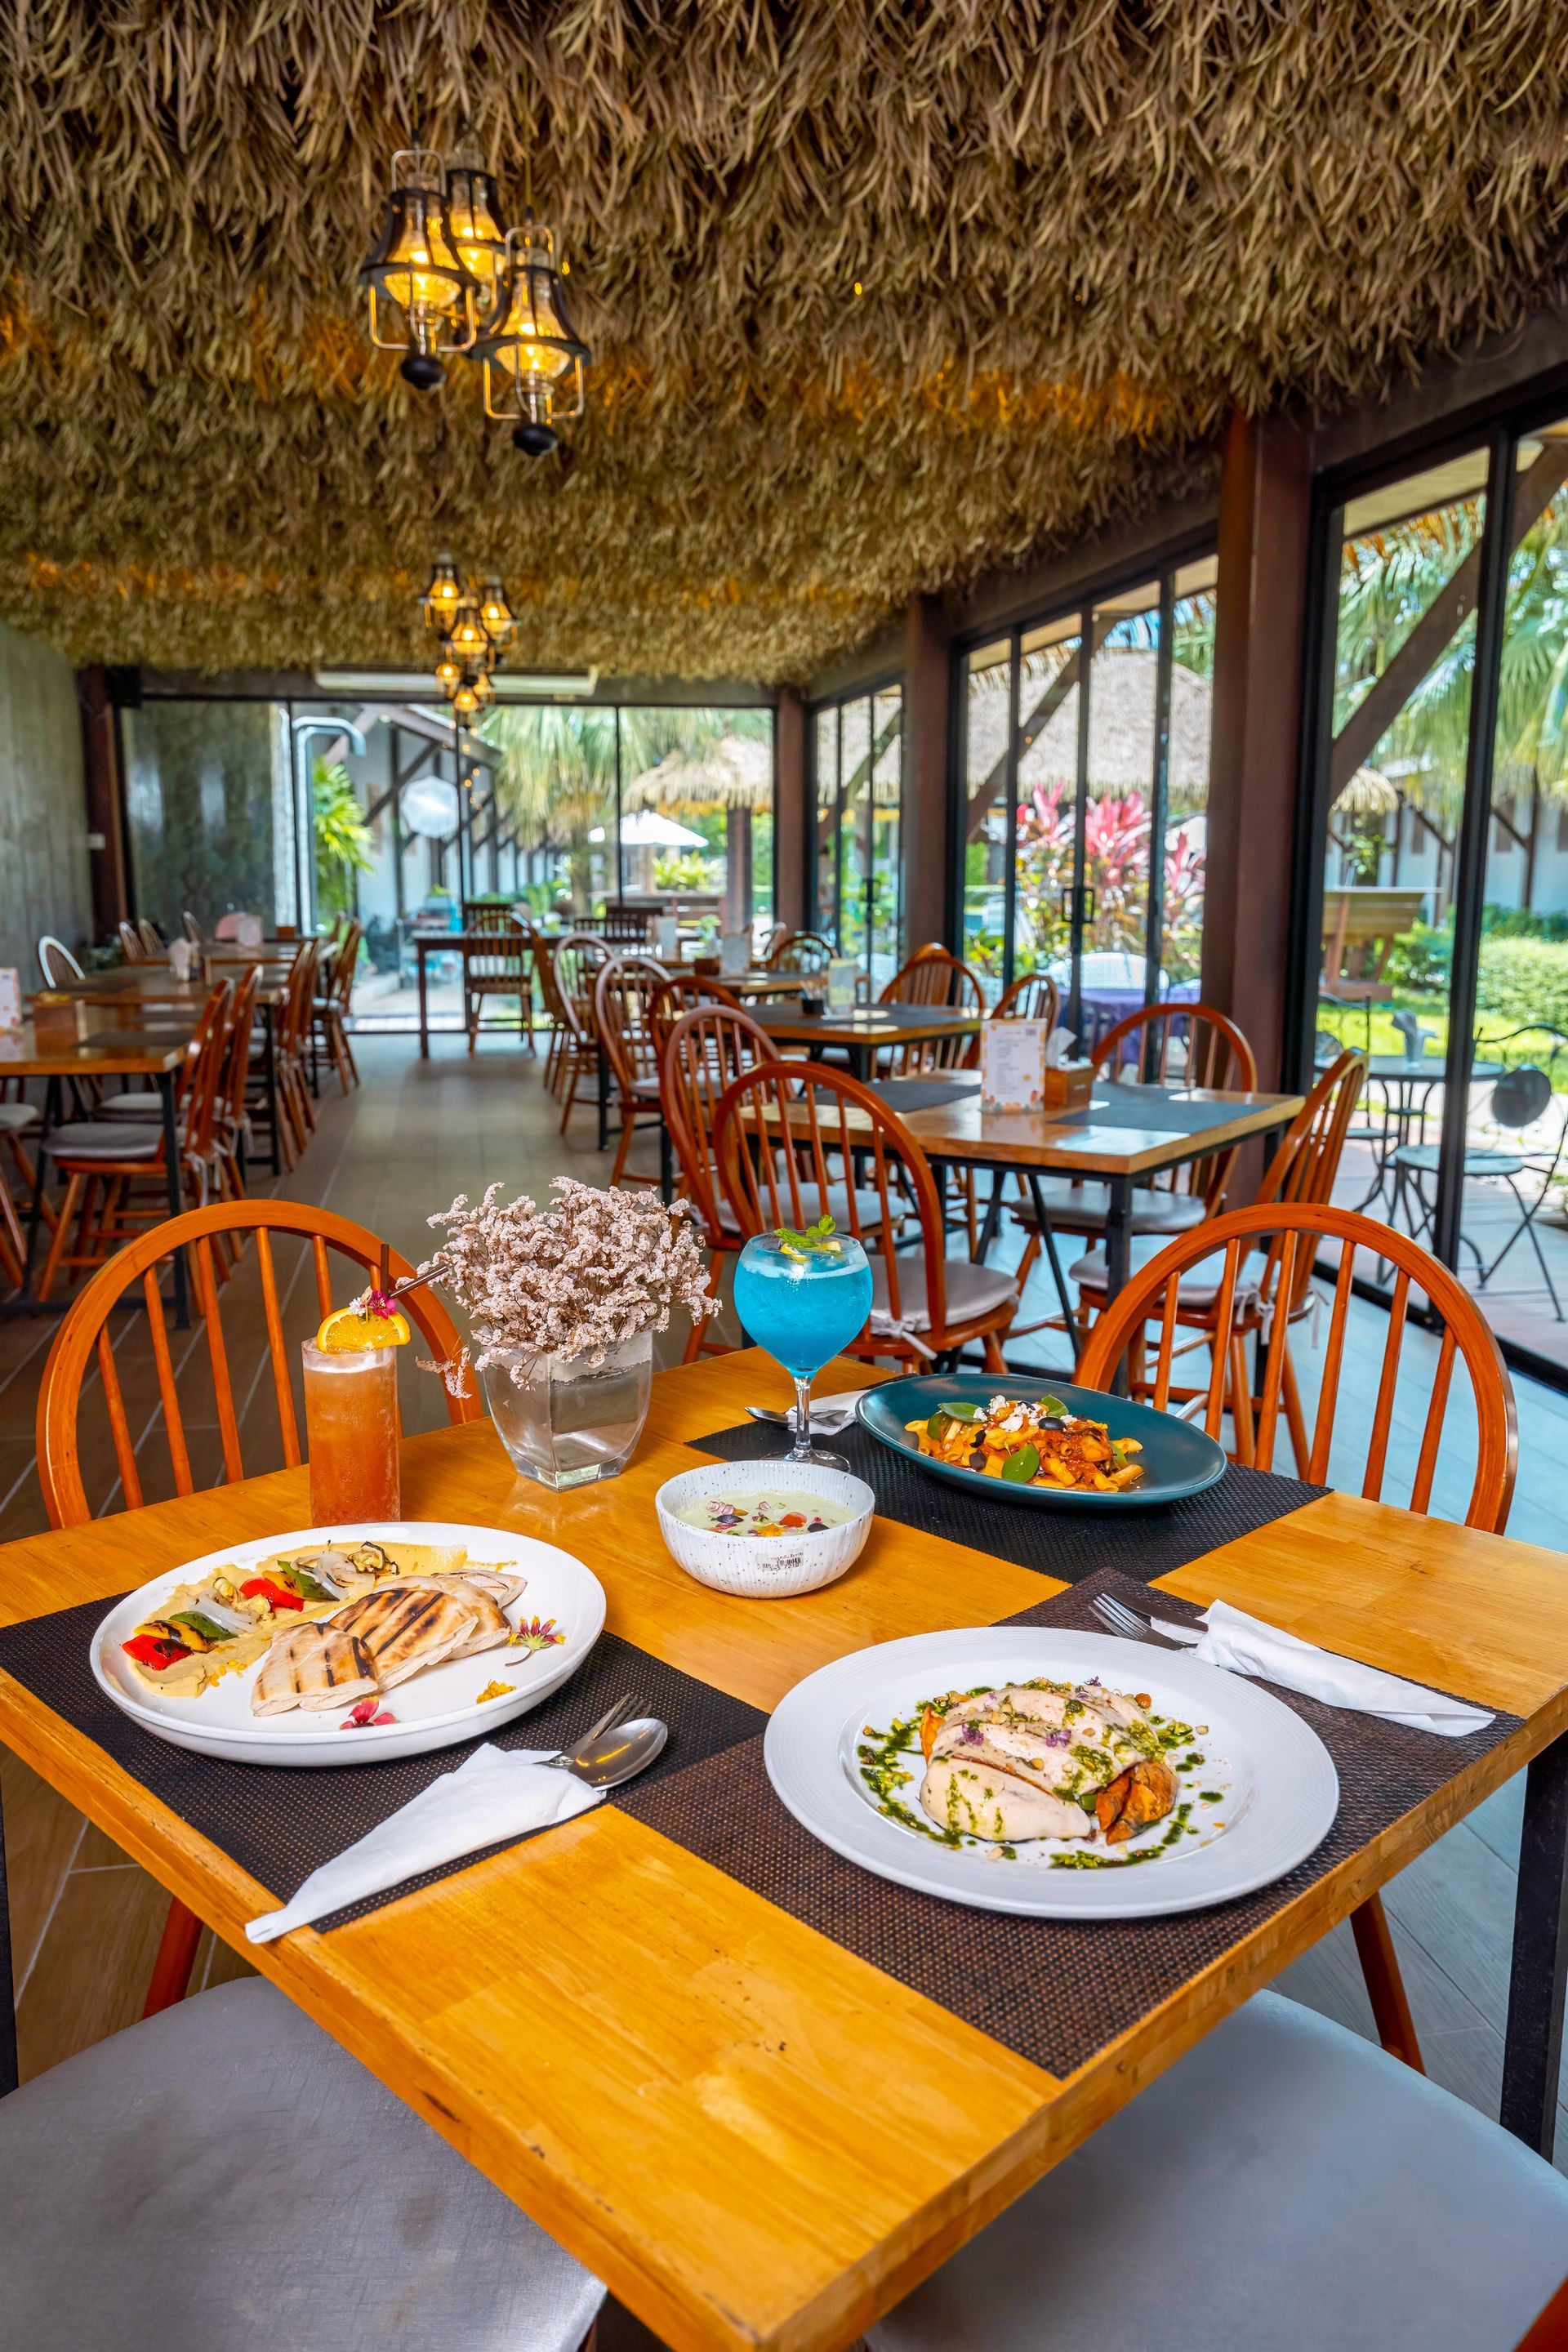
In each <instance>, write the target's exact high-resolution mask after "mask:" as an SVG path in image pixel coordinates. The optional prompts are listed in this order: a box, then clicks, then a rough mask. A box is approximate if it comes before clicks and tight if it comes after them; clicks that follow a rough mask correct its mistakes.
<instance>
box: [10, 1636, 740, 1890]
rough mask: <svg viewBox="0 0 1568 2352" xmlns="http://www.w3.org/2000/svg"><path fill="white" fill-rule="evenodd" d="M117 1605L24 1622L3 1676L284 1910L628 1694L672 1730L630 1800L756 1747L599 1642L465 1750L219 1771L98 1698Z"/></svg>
mask: <svg viewBox="0 0 1568 2352" xmlns="http://www.w3.org/2000/svg"><path fill="white" fill-rule="evenodd" d="M113 1605H114V1604H113V1602H112V1601H86V1602H84V1603H83V1604H82V1605H81V1606H79V1607H78V1608H75V1609H61V1610H58V1611H57V1612H55V1613H54V1614H53V1615H52V1616H48V1617H30V1618H28V1619H27V1620H26V1622H25V1623H23V1624H20V1625H7V1626H5V1627H0V1668H4V1670H5V1673H6V1674H8V1675H14V1676H15V1677H16V1681H17V1682H19V1683H21V1684H22V1685H24V1686H25V1688H26V1689H27V1690H30V1691H31V1692H33V1694H34V1695H35V1696H37V1697H38V1698H41V1699H42V1700H43V1701H44V1703H45V1705H46V1706H50V1707H52V1708H53V1709H54V1711H55V1713H56V1714H57V1715H59V1716H63V1717H64V1718H65V1720H66V1721H67V1722H68V1723H69V1724H71V1725H73V1726H74V1727H75V1728H76V1729H77V1730H78V1731H82V1732H85V1733H86V1734H87V1736H88V1738H89V1739H92V1740H94V1741H96V1742H97V1744H98V1746H99V1747H100V1748H102V1749H103V1750H104V1752H105V1753H106V1754H107V1755H109V1756H111V1757H112V1758H113V1759H114V1761H115V1762H116V1763H117V1764H120V1765H122V1766H123V1767H124V1769H125V1770H126V1771H127V1772H129V1773H130V1774H131V1775H132V1778H133V1779H134V1780H139V1781H140V1782H141V1783H142V1787H143V1788H144V1789H146V1790H149V1791H150V1792H151V1793H152V1795H153V1796H154V1797H156V1798H158V1799H159V1800H160V1801H161V1802H163V1804H165V1805H167V1806H168V1807H169V1809H170V1810H171V1811H173V1812H176V1813H178V1814H179V1816H180V1818H181V1820H182V1821H186V1822H190V1824H191V1826H192V1828H193V1829H195V1830H199V1831H200V1832H201V1834H202V1836H203V1837H205V1838H207V1839H209V1840H210V1841H211V1843H213V1844H214V1845H216V1847H217V1848H218V1849H219V1851H220V1852H221V1853H226V1854H227V1855H228V1856H229V1858H230V1860H231V1861H234V1862H237V1863H238V1864H239V1865H240V1867H241V1869H242V1870H247V1871H248V1872H249V1873H250V1875H251V1876H252V1878H255V1879H258V1880H259V1882H260V1884H261V1885H263V1886H265V1887H267V1888H268V1889H269V1890H270V1892H271V1893H272V1894H274V1895H277V1897H278V1899H279V1903H287V1902H288V1901H289V1898H290V1896H292V1895H296V1894H297V1893H298V1892H299V1890H300V1887H301V1886H302V1885H304V1883H305V1881H306V1879H307V1878H309V1877H310V1873H311V1872H312V1871H313V1870H319V1869H320V1868H321V1864H322V1863H324V1862H330V1861H331V1858H332V1856H333V1855H334V1854H338V1853H342V1851H343V1849H344V1847H345V1846H351V1845H353V1844H354V1843H356V1841H357V1840H358V1839H360V1838H362V1837H364V1836H366V1835H368V1833H369V1832H370V1831H372V1830H373V1829H375V1828H376V1827H377V1826H378V1825H379V1824H380V1823H381V1822H384V1821H385V1820H386V1818H387V1816H388V1814H389V1813H395V1812H396V1811H397V1810H398V1808H399V1806H401V1805H405V1804H407V1803H408V1801H409V1800H410V1798H413V1797H416V1796H417V1795H418V1794H419V1792H420V1790H422V1789H427V1788H428V1787H429V1785H430V1783H431V1781H432V1780H437V1779H438V1778H439V1777H440V1775H441V1774H442V1773H443V1772H450V1771H453V1770H455V1769H456V1768H457V1767H458V1765H459V1764H462V1763H464V1762H466V1760H467V1759H468V1757H469V1756H471V1755H472V1753H473V1751H474V1749H475V1748H477V1747H478V1746H479V1743H480V1741H481V1740H483V1739H486V1738H489V1739H493V1741H494V1742H495V1745H496V1746H497V1747H498V1748H564V1747H569V1746H570V1745H571V1743H572V1741H573V1740H574V1739H578V1738H581V1737H582V1735H583V1734H584V1732H585V1731H586V1730H587V1728H588V1726H589V1725H590V1724H591V1723H593V1722H594V1721H595V1719H596V1718H597V1717H599V1716H601V1715H603V1714H604V1712H605V1708H606V1707H607V1706H609V1705H610V1703H611V1701H612V1700H613V1699H616V1698H620V1697H622V1696H624V1695H626V1694H627V1693H633V1694H636V1695H637V1696H640V1698H641V1699H642V1701H643V1703H644V1704H643V1709H642V1711H643V1712H645V1713H647V1714H649V1715H657V1716H658V1717H660V1718H661V1719H662V1720H663V1721H664V1722H665V1723H667V1724H668V1727H669V1744H668V1747H667V1748H666V1749H665V1751H664V1754H663V1755H662V1756H661V1757H660V1759H659V1760H658V1763H657V1764H654V1765H651V1766H650V1767H649V1769H648V1770H647V1773H645V1774H644V1776H643V1778H642V1780H640V1781H637V1782H635V1783H633V1784H631V1790H637V1789H647V1788H649V1787H651V1786H652V1785H653V1784H654V1783H656V1782H657V1781H658V1780H659V1779H660V1778H662V1777H663V1776H664V1775H666V1774H668V1773H675V1772H679V1771H681V1770H682V1769H689V1767H690V1766H691V1765H692V1764H694V1763H696V1762H698V1761H700V1759H703V1758H706V1757H710V1756H713V1755H717V1754H718V1753H720V1752H721V1750H722V1749H724V1748H731V1747H733V1746H734V1745H735V1744H736V1743H737V1741H741V1740H744V1739H747V1738H752V1737H753V1736H754V1735H755V1734H756V1733H758V1732H759V1731H760V1730H761V1728H762V1726H763V1721H764V1719H765V1718H764V1717H763V1714H762V1713H761V1711H760V1710H759V1709H758V1708H756V1707H754V1706H747V1705H746V1703H745V1701H744V1700H743V1699H737V1698H731V1697H730V1696H728V1694H727V1693H726V1692H724V1691H719V1690H712V1689H710V1687H709V1685H707V1684H706V1683H701V1682H698V1681H697V1680H696V1679H695V1678H694V1677H693V1676H692V1675H684V1674H682V1673H681V1672H680V1671H679V1668H678V1667H675V1666H667V1665H666V1664H664V1663H663V1662H662V1660H660V1659H658V1658H654V1657H650V1656H649V1655H648V1654H647V1652H646V1651H645V1650H639V1649H637V1648H636V1647H635V1645H634V1644H633V1643H630V1642H626V1641H623V1640H622V1639H621V1638H620V1636H619V1635H618V1634H615V1633H602V1634H601V1635H600V1636H599V1639H598V1642H597V1643H596V1644H595V1648H594V1650H593V1651H592V1653H591V1654H590V1655H589V1656H588V1657H587V1658H586V1659H585V1660H584V1664H582V1665H581V1666H579V1667H578V1669H577V1672H576V1673H575V1674H574V1675H573V1676H572V1678H571V1680H570V1682H568V1683H566V1684H565V1685H563V1687H562V1689H560V1690H559V1691H557V1692H556V1693H555V1695H554V1696H553V1697H551V1698H547V1699H546V1700H545V1701H544V1703H543V1705H542V1706H537V1707H535V1708H534V1709H533V1711H532V1712H531V1714H529V1715H525V1716H522V1717H519V1719H518V1720H517V1721H516V1722H514V1723H511V1724H509V1725H507V1726H505V1727H503V1728H502V1729H500V1730H499V1731H493V1732H487V1731H486V1730H485V1728H484V1726H483V1723H482V1721H479V1720H476V1725H475V1733H474V1738H472V1739H470V1740H465V1741H464V1742H463V1744H462V1745H461V1746H460V1747H458V1748H440V1749H438V1750H437V1751H436V1752H435V1753H434V1754H431V1755H428V1756H409V1757H405V1758H403V1759H401V1760H398V1761H395V1762H388V1763H384V1764H353V1763H350V1762H348V1761H347V1760H346V1759H345V1761H344V1763H343V1766H342V1769H341V1770H340V1769H333V1768H332V1767H331V1766H328V1767H325V1768H305V1767H302V1766H293V1767H288V1766H283V1765H265V1764H228V1763H225V1762H224V1761H223V1759H221V1758H219V1757H216V1756H200V1755H195V1754H193V1753H192V1752H191V1751H190V1750H189V1749H186V1748H174V1747H171V1746H170V1744H169V1742H168V1741H167V1740H165V1739H156V1738H153V1734H152V1733H151V1732H149V1731H143V1730H142V1727H141V1726H140V1724H138V1723H135V1722H133V1721H132V1718H131V1717H129V1716H127V1715H121V1712H120V1709H119V1708H118V1707H116V1706H112V1705H111V1704H110V1701H109V1700H108V1699H107V1698H105V1697H104V1696H103V1693H102V1692H101V1691H100V1689H99V1687H98V1685H97V1683H96V1682H95V1681H94V1680H93V1677H92V1668H91V1665H90V1664H89V1654H90V1648H91V1641H92V1633H93V1629H94V1627H95V1626H96V1625H97V1624H98V1622H99V1621H100V1619H101V1618H102V1617H104V1616H105V1615H107V1613H108V1612H109V1610H110V1608H111V1607H112V1606H113ZM474 1664H475V1665H476V1667H478V1668H479V1675H478V1677H477V1679H478V1680H479V1682H484V1681H486V1680H488V1679H489V1672H490V1669H491V1666H492V1664H493V1660H492V1659H490V1658H489V1657H486V1656H481V1657H479V1658H476V1659H475V1661H474ZM477 1712H478V1711H476V1715H477ZM354 1737H355V1734H354V1733H353V1732H352V1731H345V1732H344V1733H343V1734H342V1740H343V1746H344V1748H345V1749H347V1748H348V1747H349V1743H350V1741H351V1740H353V1738H354ZM351 1752H352V1751H351ZM630 1792H631V1791H630V1790H628V1793H630ZM609 1801H610V1802H611V1803H615V1802H616V1796H615V1795H612V1796H611V1798H610V1800H609ZM530 1834H533V1835H537V1832H530ZM518 1843H521V1841H520V1840H518V1839H515V1838H503V1839H502V1840H501V1841H500V1844H498V1845H494V1846H488V1847H486V1848H485V1849H484V1853H500V1852H501V1851H502V1850H503V1848H504V1847H506V1846H508V1845H515V1844H518ZM484 1853H468V1854H462V1855H459V1856H458V1859H457V1860H456V1861H454V1862H449V1863H445V1864H442V1865H441V1867H440V1868H439V1869H437V1870H431V1871H426V1873H424V1874H423V1875H422V1876H420V1877H418V1878H410V1879H405V1881H404V1883H403V1885H401V1886H395V1887H393V1888H390V1889H389V1890H388V1891H387V1892H386V1893H384V1894H382V1895H367V1896H366V1897H365V1899H364V1900H363V1902H362V1903H357V1904H354V1905H353V1906H350V1907H349V1908H348V1909H346V1910H342V1911H339V1912H334V1913H333V1914H332V1916H331V1918H328V1919H323V1920H321V1921H320V1922H319V1923H318V1924H319V1925H320V1926H321V1927H340V1926H341V1925H342V1922H343V1921H344V1920H345V1919H357V1918H360V1917H361V1916H363V1914H364V1913H365V1912H367V1911H376V1910H379V1909H380V1908H381V1906H382V1905H383V1904H384V1903H392V1902H395V1901H396V1900H397V1898H398V1897H399V1896H400V1895H408V1894H412V1893H413V1892H414V1891H415V1889H416V1888H417V1887H421V1886H430V1885H434V1884H435V1883H436V1881H437V1879H440V1878H449V1877H450V1876H451V1875H452V1874H453V1873H454V1872H455V1871H458V1870H467V1869H468V1865H469V1864H470V1863H475V1862H479V1861H481V1860H482V1859H483V1858H484Z"/></svg>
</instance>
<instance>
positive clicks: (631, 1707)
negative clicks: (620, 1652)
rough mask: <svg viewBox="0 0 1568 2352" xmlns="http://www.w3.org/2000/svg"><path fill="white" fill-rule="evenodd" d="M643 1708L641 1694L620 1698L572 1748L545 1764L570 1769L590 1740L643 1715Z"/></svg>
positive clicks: (547, 1760) (549, 1759)
mask: <svg viewBox="0 0 1568 2352" xmlns="http://www.w3.org/2000/svg"><path fill="white" fill-rule="evenodd" d="M642 1706H643V1702H642V1697H641V1695H640V1693H639V1694H638V1695H637V1696H633V1694H632V1693H631V1692H629V1691H628V1692H627V1694H626V1697H625V1698H618V1699H617V1700H616V1703H615V1705H614V1706H610V1707H606V1708H605V1712H604V1714H603V1715H602V1716H601V1717H599V1720H598V1722H597V1723H591V1724H590V1725H589V1726H588V1728H587V1730H586V1731H584V1733H583V1734H582V1735H581V1736H580V1738H576V1739H574V1741H573V1742H572V1745H571V1747H570V1748H562V1749H561V1750H560V1752H559V1753H558V1754H557V1755H554V1756H547V1757H546V1758H545V1759H544V1760H545V1762H546V1763H547V1764H559V1765H562V1766H563V1767H565V1768H567V1769H570V1766H571V1762H572V1759H573V1757H574V1755H575V1754H576V1752H577V1750H578V1748H586V1747H587V1745H588V1743H589V1741H590V1740H592V1739H597V1738H599V1737H600V1735H601V1734H602V1733H604V1732H606V1731H609V1730H611V1729H613V1728H614V1727H615V1726H616V1724H617V1723H625V1722H626V1720H627V1718H628V1717H631V1716H634V1715H640V1714H641V1713H642Z"/></svg>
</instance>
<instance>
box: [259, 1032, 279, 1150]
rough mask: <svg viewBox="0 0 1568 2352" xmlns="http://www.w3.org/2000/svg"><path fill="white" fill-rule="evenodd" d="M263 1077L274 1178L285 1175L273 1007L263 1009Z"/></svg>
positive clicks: (276, 1037) (276, 1039) (276, 1038)
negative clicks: (265, 1089) (265, 1088)
mask: <svg viewBox="0 0 1568 2352" xmlns="http://www.w3.org/2000/svg"><path fill="white" fill-rule="evenodd" d="M261 1075H262V1077H263V1079H264V1081H265V1083H266V1087H267V1122H268V1129H269V1131H270V1134H271V1138H272V1148H271V1150H270V1152H269V1153H268V1158H269V1159H270V1160H271V1163H272V1173H273V1174H274V1176H281V1175H282V1173H283V1138H282V1134H281V1132H280V1116H279V1101H278V1034H277V1031H276V1029H275V1028H274V1026H273V1021H272V1007H271V1005H270V1004H264V1005H263V1006H262V1008H261Z"/></svg>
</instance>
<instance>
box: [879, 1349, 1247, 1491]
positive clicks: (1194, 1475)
mask: <svg viewBox="0 0 1568 2352" xmlns="http://www.w3.org/2000/svg"><path fill="white" fill-rule="evenodd" d="M994 1396H1009V1397H1026V1398H1028V1399H1029V1400H1030V1402H1033V1401H1034V1399H1035V1398H1036V1397H1042V1396H1056V1397H1060V1399H1061V1401H1062V1402H1063V1404H1065V1405H1066V1406H1067V1408H1068V1411H1069V1412H1077V1413H1082V1414H1083V1415H1084V1416H1085V1417H1086V1419H1088V1420H1090V1421H1102V1422H1104V1423H1105V1425H1106V1427H1107V1429H1108V1430H1109V1431H1110V1434H1111V1436H1112V1437H1135V1438H1137V1440H1138V1441H1139V1443H1140V1444H1141V1445H1142V1448H1143V1452H1142V1455H1141V1456H1140V1459H1141V1461H1142V1466H1143V1475H1142V1478H1141V1479H1140V1480H1139V1482H1138V1484H1137V1486H1128V1487H1124V1488H1122V1489H1121V1491H1120V1492H1119V1493H1117V1494H1114V1495H1106V1494H1096V1493H1094V1492H1092V1491H1084V1490H1080V1489H1079V1488H1078V1487H1072V1486H1013V1485H1011V1484H1010V1483H1009V1482H1008V1481H1007V1480H1005V1479H1003V1478H988V1477H987V1476H986V1475H985V1473H984V1471H983V1470H970V1469H966V1468H964V1467H963V1466H962V1465H959V1464H957V1463H952V1462H936V1461H933V1460H932V1459H931V1456H930V1455H929V1454H922V1453H921V1451H920V1448H919V1447H918V1446H917V1445H916V1444H915V1441H914V1439H913V1437H912V1436H911V1435H910V1432H909V1431H908V1430H907V1429H906V1428H905V1426H904V1423H906V1422H908V1421H916V1420H919V1421H926V1420H929V1419H930V1417H931V1413H933V1412H935V1410H936V1408H937V1406H938V1405H939V1404H985V1403H987V1402H989V1400H990V1399H991V1398H992V1397H994ZM858 1419H859V1420H860V1422H861V1423H863V1424H864V1426H865V1427H866V1428H867V1429H868V1430H869V1431H870V1433H871V1434H872V1436H873V1437H874V1438H876V1439H877V1441H878V1443H879V1444H882V1445H885V1446H886V1447H887V1448H888V1450H889V1453H892V1454H909V1455H910V1458H911V1459H912V1460H913V1461H915V1462H917V1463H918V1464H919V1465H920V1466H921V1469H922V1470H929V1471H930V1472H931V1475H932V1477H933V1478H946V1479H947V1480H948V1481H949V1482H950V1483H951V1484H952V1486H970V1487H978V1488H981V1489H983V1490H984V1493H985V1494H987V1495H994V1496H996V1497H997V1498H998V1500H999V1501H1002V1502H1006V1503H1037V1504H1038V1505H1039V1507H1041V1509H1042V1510H1047V1511H1128V1510H1135V1511H1146V1510H1149V1509H1150V1508H1151V1507H1153V1506H1154V1505H1156V1504H1160V1503H1179V1502H1182V1501H1183V1500H1184V1498H1185V1497H1186V1496H1188V1495H1201V1494H1202V1493H1203V1491H1204V1488H1205V1486H1213V1485H1214V1484H1215V1480H1216V1479H1217V1478H1222V1477H1223V1476H1224V1475H1225V1453H1224V1449H1223V1448H1222V1447H1221V1446H1220V1445H1218V1444H1216V1443H1215V1440H1214V1439H1213V1438H1212V1437H1210V1436H1208V1435H1206V1434H1205V1432H1204V1431H1203V1430H1201V1429H1194V1427H1193V1425H1192V1423H1190V1422H1185V1421H1177V1420H1176V1419H1174V1417H1173V1415H1172V1414H1170V1413H1167V1412H1155V1411H1154V1409H1153V1407H1152V1405H1147V1404H1134V1403H1133V1402H1131V1399H1130V1398H1127V1397H1116V1396H1104V1395H1102V1394H1101V1393H1100V1391H1099V1390H1098V1389H1077V1388H1069V1387H1068V1386H1067V1385H1066V1384H1065V1383H1064V1382H1062V1381H1043V1380H1038V1379H1031V1378H1029V1377H1027V1376H1026V1374H1024V1373H1021V1372H1008V1373H1006V1374H1005V1375H1004V1374H1000V1373H996V1372H946V1373H943V1372H921V1373H917V1374H915V1375H914V1376H912V1377H911V1378H910V1379H909V1380H902V1381H885V1382H884V1383H883V1385H882V1386H881V1387H880V1388H876V1389H867V1390H865V1391H864V1392H863V1393H862V1395H861V1398H860V1402H859V1406H858Z"/></svg>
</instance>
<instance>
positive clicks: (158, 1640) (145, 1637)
mask: <svg viewBox="0 0 1568 2352" xmlns="http://www.w3.org/2000/svg"><path fill="white" fill-rule="evenodd" d="M120 1646H121V1649H122V1650H123V1651H124V1652H125V1654H126V1656H127V1657H128V1658H134V1659H135V1661H136V1663H137V1664H138V1665H139V1666H172V1665H173V1664H174V1662H175V1660H176V1659H177V1658H188V1657H189V1656H190V1652H189V1650H187V1649H186V1647H185V1645H184V1643H183V1642H171V1641H168V1640H167V1639H166V1638H165V1637H164V1636H163V1634H161V1633H136V1634H133V1635H132V1639H131V1640H130V1641H129V1642H121V1644H120Z"/></svg>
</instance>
